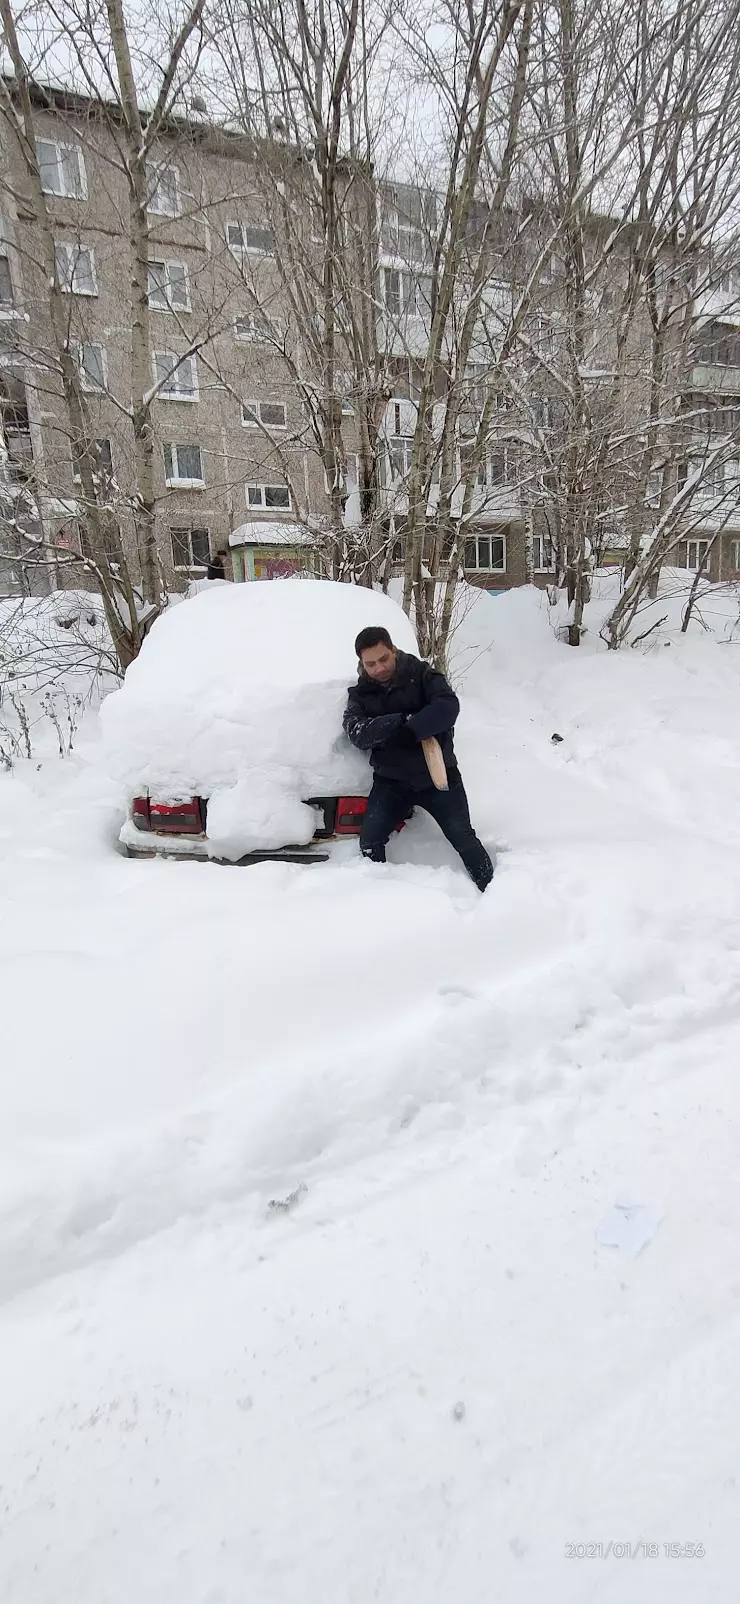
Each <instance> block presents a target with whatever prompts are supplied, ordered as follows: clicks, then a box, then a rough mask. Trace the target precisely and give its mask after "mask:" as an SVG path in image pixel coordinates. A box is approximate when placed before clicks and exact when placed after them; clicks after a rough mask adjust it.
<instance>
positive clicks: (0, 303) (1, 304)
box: [0, 242, 15, 312]
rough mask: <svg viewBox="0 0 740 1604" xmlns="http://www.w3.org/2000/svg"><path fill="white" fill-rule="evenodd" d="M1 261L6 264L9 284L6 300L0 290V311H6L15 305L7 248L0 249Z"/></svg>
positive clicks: (13, 285) (11, 271)
mask: <svg viewBox="0 0 740 1604" xmlns="http://www.w3.org/2000/svg"><path fill="white" fill-rule="evenodd" d="M3 243H5V242H3ZM2 262H4V263H5V266H6V268H7V270H8V284H9V285H10V298H9V299H8V300H4V299H3V295H2V291H0V312H8V311H10V310H12V308H13V307H14V306H15V284H14V282H13V270H12V268H11V265H10V256H9V254H8V251H7V250H4V251H3V250H0V263H2Z"/></svg>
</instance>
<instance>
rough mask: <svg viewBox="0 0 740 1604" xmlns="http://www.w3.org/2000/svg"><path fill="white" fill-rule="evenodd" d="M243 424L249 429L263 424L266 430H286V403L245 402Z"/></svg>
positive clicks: (243, 405) (243, 404) (243, 403)
mask: <svg viewBox="0 0 740 1604" xmlns="http://www.w3.org/2000/svg"><path fill="white" fill-rule="evenodd" d="M242 423H243V424H245V426H246V427H247V428H249V429H256V428H258V426H259V425H260V424H262V426H263V428H265V429H285V428H286V427H287V418H286V412H285V402H284V401H243V402H242Z"/></svg>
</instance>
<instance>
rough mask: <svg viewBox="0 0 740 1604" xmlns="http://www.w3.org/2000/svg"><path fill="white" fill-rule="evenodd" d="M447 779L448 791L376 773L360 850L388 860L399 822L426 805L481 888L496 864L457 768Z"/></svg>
mask: <svg viewBox="0 0 740 1604" xmlns="http://www.w3.org/2000/svg"><path fill="white" fill-rule="evenodd" d="M448 780H449V786H450V788H449V791H437V790H436V789H435V787H434V786H433V785H430V786H429V787H428V788H427V787H425V789H424V790H423V791H416V790H411V788H410V787H409V788H407V787H406V786H403V785H399V783H398V781H397V780H386V779H384V778H383V776H382V775H380V774H376V776H375V779H374V780H373V788H372V791H371V792H370V795H369V797H368V802H367V811H366V813H365V816H364V819H363V821H362V829H361V831H360V851H361V853H362V855H363V857H364V858H372V860H373V863H385V849H386V844H387V842H388V841H389V840H390V837H391V835H392V833H393V831H394V829H395V827H396V825H397V824H400V823H401V820H402V819H406V818H408V815H409V813H410V812H411V809H412V808H424V810H425V812H426V813H431V816H432V818H433V819H436V821H437V824H438V825H439V827H440V830H441V831H442V833H443V835H446V837H447V840H448V841H449V843H450V846H452V847H454V848H455V851H456V852H459V854H460V857H461V858H462V861H463V863H464V864H465V867H466V869H467V871H468V874H470V875H471V876H472V878H473V879H474V881H475V883H476V885H477V886H479V887H480V890H481V891H482V890H483V889H484V887H485V886H487V885H488V882H489V880H491V879H492V877H493V864H492V863H491V860H490V858H489V856H488V853H487V852H486V849H485V847H484V846H483V843H482V842H481V841H479V840H478V837H477V835H476V833H475V831H474V829H473V826H472V824H471V823H470V812H469V809H468V799H467V797H466V795H465V786H464V785H463V782H462V779H461V778H460V774H459V772H458V770H457V769H452V770H451V771H450V773H449V775H448Z"/></svg>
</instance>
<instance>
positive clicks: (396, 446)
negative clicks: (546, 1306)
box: [388, 434, 414, 479]
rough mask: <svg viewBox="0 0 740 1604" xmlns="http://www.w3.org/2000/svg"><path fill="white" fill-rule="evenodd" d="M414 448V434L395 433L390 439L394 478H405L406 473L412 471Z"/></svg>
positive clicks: (389, 446)
mask: <svg viewBox="0 0 740 1604" xmlns="http://www.w3.org/2000/svg"><path fill="white" fill-rule="evenodd" d="M413 450H414V437H413V435H412V434H400V435H393V436H392V437H391V439H390V440H389V441H388V451H389V454H390V459H391V478H392V479H405V477H406V474H407V473H410V471H411V457H412V454H413Z"/></svg>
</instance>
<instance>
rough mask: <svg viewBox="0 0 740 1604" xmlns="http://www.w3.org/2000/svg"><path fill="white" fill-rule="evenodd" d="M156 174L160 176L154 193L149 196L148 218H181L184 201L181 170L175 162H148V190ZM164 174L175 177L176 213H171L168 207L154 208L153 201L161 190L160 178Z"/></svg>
mask: <svg viewBox="0 0 740 1604" xmlns="http://www.w3.org/2000/svg"><path fill="white" fill-rule="evenodd" d="M154 173H157V175H159V176H158V177H157V180H156V184H155V187H154V189H153V190H152V193H151V194H148V195H147V202H146V209H147V214H148V216H149V217H180V216H181V215H182V206H181V204H180V202H181V200H182V190H181V188H180V169H179V167H177V166H176V164H175V163H174V162H170V161H168V162H155V161H148V162H147V164H146V182H147V189H148V188H149V185H150V183H151V182H152V177H153V175H154ZM162 173H174V175H175V210H174V211H170V210H169V208H167V207H163V206H153V205H152V201H153V200H154V197H155V195H156V194H157V191H158V189H159V184H160V177H161V174H162Z"/></svg>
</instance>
